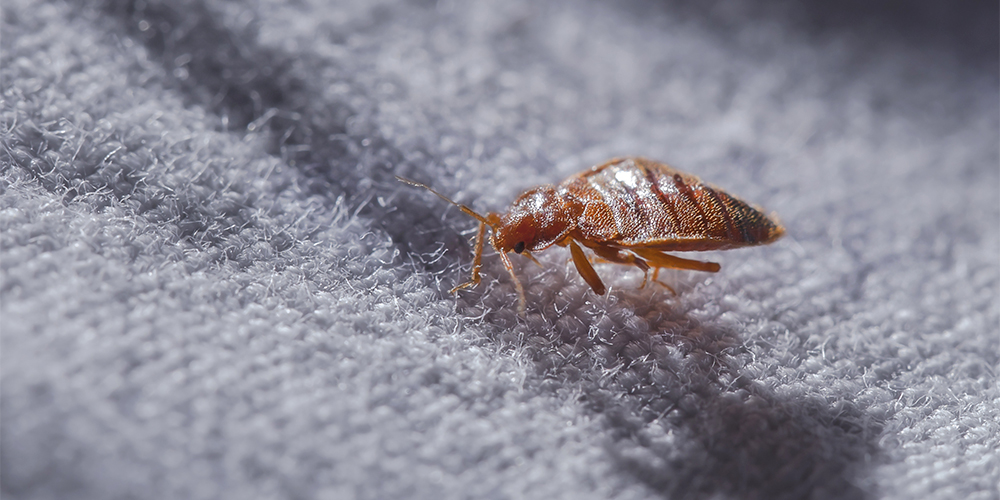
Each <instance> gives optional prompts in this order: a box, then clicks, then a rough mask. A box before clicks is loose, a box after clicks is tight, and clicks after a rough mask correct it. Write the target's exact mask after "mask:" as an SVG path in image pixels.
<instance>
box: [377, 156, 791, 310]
mask: <svg viewBox="0 0 1000 500" xmlns="http://www.w3.org/2000/svg"><path fill="white" fill-rule="evenodd" d="M397 178H398V179H399V180H400V181H403V182H405V183H407V184H410V185H413V186H417V187H422V188H425V189H427V190H428V191H430V192H432V193H434V194H436V195H438V196H440V197H441V198H443V199H444V200H445V201H447V202H449V203H451V204H453V205H456V206H458V207H459V208H460V209H461V210H462V211H463V212H465V213H467V214H469V215H471V216H472V217H475V218H476V219H477V220H478V221H479V231H478V232H477V233H476V256H475V258H474V259H473V264H472V277H471V278H470V279H469V281H466V282H465V283H462V284H461V285H458V286H456V287H455V288H453V289H452V290H451V291H452V293H454V292H457V291H458V290H461V289H463V288H467V287H471V286H475V285H476V284H478V283H479V281H480V278H479V270H480V269H481V268H482V257H483V240H484V236H485V234H486V227H487V226H489V227H490V229H492V230H493V231H492V234H491V235H490V244H491V245H493V248H494V249H495V250H496V251H497V253H499V254H500V259H501V260H502V261H503V265H504V267H505V268H507V272H509V273H510V276H511V278H512V279H513V280H514V286H515V287H517V294H518V312H520V313H524V310H525V299H524V288H523V287H522V286H521V282H520V281H519V280H518V279H517V275H515V274H514V266H512V265H511V263H510V259H509V258H508V257H507V253H508V252H510V251H511V250H513V251H514V253H519V254H522V255H524V256H526V257H528V258H529V259H531V260H532V261H534V262H535V263H537V262H538V261H537V260H535V258H534V257H532V255H531V252H535V251H540V250H544V249H546V248H548V247H550V246H552V245H559V246H569V250H570V254H571V255H572V256H573V263H574V264H575V265H576V270H577V271H579V273H580V275H581V276H583V279H584V280H586V282H587V284H589V285H590V288H591V289H593V290H594V293H596V294H598V295H603V294H604V292H605V287H604V283H603V282H602V281H601V278H600V277H599V276H598V275H597V272H596V271H594V267H593V266H592V265H591V264H590V261H589V260H588V259H587V256H586V255H585V254H584V253H583V249H581V248H580V245H583V246H585V247H588V248H590V249H591V250H593V251H594V253H595V254H597V256H598V257H599V258H601V259H604V260H606V261H609V262H614V263H618V264H631V265H633V266H636V267H638V268H639V269H642V271H643V272H644V273H648V272H649V269H650V268H653V269H654V273H653V279H654V280H655V279H656V276H657V274H658V273H659V270H660V268H671V269H692V270H695V271H707V272H710V273H714V272H718V271H719V267H720V266H719V264H716V263H714V262H701V261H697V260H688V259H682V258H680V257H674V256H673V255H668V254H666V253H664V252H677V251H693V250H725V249H730V248H738V247H745V246H751V245H764V244H767V243H771V242H772V241H774V240H776V239H778V238H780V237H781V235H783V234H785V228H783V227H782V226H781V224H780V223H778V222H777V221H776V220H775V219H772V218H769V217H768V216H766V215H764V214H763V213H762V212H761V210H760V209H759V208H756V207H754V206H752V205H750V204H748V203H746V202H743V201H742V200H739V199H737V198H735V197H732V196H730V195H728V194H726V193H725V192H724V191H722V190H721V189H718V188H715V187H712V186H710V185H708V184H703V183H702V182H701V181H700V180H699V179H698V178H697V177H695V176H693V175H690V174H685V173H683V172H679V171H677V170H674V169H673V168H670V167H669V166H667V165H664V164H662V163H658V162H655V161H652V160H648V159H645V158H615V159H613V160H611V161H608V162H607V163H604V164H603V165H598V166H596V167H593V168H591V169H589V170H587V171H584V172H581V173H579V174H577V175H574V176H572V177H570V178H568V179H566V180H565V181H563V182H562V183H561V184H559V185H558V186H551V185H545V186H539V187H536V188H533V189H529V190H527V191H525V192H524V193H522V194H521V196H519V197H518V198H517V200H515V201H514V203H513V204H512V205H511V207H510V209H509V210H508V211H507V213H505V214H503V215H501V214H498V213H494V212H490V213H488V214H486V215H485V216H483V215H480V214H478V213H476V212H475V211H473V210H472V209H471V208H469V207H467V206H465V205H462V204H459V203H455V202H454V201H452V200H450V199H449V198H448V197H446V196H444V195H442V194H441V193H438V192H437V191H434V190H433V189H431V188H430V187H428V186H427V185H425V184H421V183H419V182H415V181H411V180H407V179H403V178H401V177H397ZM578 243H579V244H578Z"/></svg>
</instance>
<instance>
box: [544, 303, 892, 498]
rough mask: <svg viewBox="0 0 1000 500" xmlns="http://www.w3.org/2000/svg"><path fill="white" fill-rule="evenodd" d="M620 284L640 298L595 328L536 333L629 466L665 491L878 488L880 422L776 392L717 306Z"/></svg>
mask: <svg viewBox="0 0 1000 500" xmlns="http://www.w3.org/2000/svg"><path fill="white" fill-rule="evenodd" d="M624 293H630V294H631V295H632V296H631V297H628V300H629V304H630V305H632V306H633V307H631V308H616V312H614V313H612V314H609V315H606V316H603V317H601V318H599V319H597V320H596V322H594V323H592V324H591V325H589V326H588V325H586V321H587V320H586V319H584V318H576V319H573V320H568V319H566V318H561V319H559V320H557V321H555V322H554V324H555V326H554V328H552V329H551V330H549V331H548V332H547V339H548V342H547V343H542V342H538V341H533V342H529V343H531V344H533V345H535V346H537V347H535V348H534V349H533V350H532V351H531V352H530V355H531V356H532V358H533V359H534V360H535V362H536V363H537V364H538V369H539V371H540V372H541V374H542V376H543V377H544V378H555V379H563V380H566V379H576V382H575V383H576V384H577V385H578V386H579V388H580V389H581V392H582V393H583V395H584V396H583V399H584V400H585V402H586V404H587V406H588V408H589V409H590V410H591V411H593V412H594V414H595V415H597V416H598V418H600V419H602V420H603V423H604V425H605V426H606V429H607V436H608V438H607V439H608V441H607V443H606V446H607V450H608V453H609V455H610V456H611V457H612V459H613V460H614V461H615V462H616V463H617V464H618V465H619V466H620V468H621V470H623V471H625V472H627V473H628V474H632V475H634V476H635V477H636V478H637V479H639V480H641V481H643V482H644V483H646V484H647V485H649V486H650V487H651V488H653V489H655V490H656V491H659V492H661V493H663V494H664V496H666V497H668V498H717V497H719V496H720V495H722V496H727V497H734V498H746V499H783V498H788V499H794V498H852V499H853V498H866V496H867V495H869V494H870V492H871V491H872V488H870V487H868V486H869V485H866V484H865V481H867V479H866V477H865V476H864V468H865V467H866V466H870V465H871V463H872V461H876V460H879V459H880V454H879V450H878V446H877V437H878V436H879V434H880V432H881V424H880V423H878V422H876V421H875V419H873V418H870V417H868V416H867V415H866V414H865V413H864V412H863V411H861V410H860V409H858V408H857V407H856V406H854V405H853V404H851V403H849V402H846V401H841V402H837V403H830V402H827V401H826V400H824V399H822V398H820V397H819V396H810V395H801V396H799V395H794V396H793V395H785V394H782V393H780V392H778V391H775V390H772V389H771V387H774V386H780V384H779V383H778V381H776V380H774V379H771V380H768V378H767V377H768V376H762V375H756V374H755V373H754V372H753V370H752V369H749V368H746V369H745V368H743V367H742V366H743V365H745V364H746V359H748V358H750V357H751V356H752V352H751V351H752V350H754V349H757V348H756V347H754V346H749V345H747V344H746V343H745V342H744V341H743V339H742V335H741V332H740V331H739V328H738V327H726V326H720V323H719V321H718V320H717V319H715V318H717V315H715V314H712V313H709V314H705V312H704V311H703V310H700V309H704V308H711V307H712V306H711V305H710V304H709V305H706V304H688V305H685V304H684V303H683V301H681V300H674V299H671V300H663V299H664V296H668V294H667V293H663V292H656V291H651V290H638V291H635V292H634V293H633V292H624ZM644 298H645V299H647V300H645V301H644V300H643V299H644ZM688 302H693V301H688ZM574 325H577V326H575V327H574ZM542 335H543V336H544V335H546V334H542ZM765 355H766V354H765Z"/></svg>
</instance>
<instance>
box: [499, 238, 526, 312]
mask: <svg viewBox="0 0 1000 500" xmlns="http://www.w3.org/2000/svg"><path fill="white" fill-rule="evenodd" d="M500 260H502V261H503V267H506V268H507V272H508V273H510V278H511V279H512V280H514V288H517V313H518V314H520V315H521V316H524V311H525V309H526V307H525V305H526V303H527V301H526V300H525V299H524V287H523V286H521V280H519V279H517V275H516V274H514V265H513V264H511V263H510V259H509V258H507V254H506V253H505V252H500Z"/></svg>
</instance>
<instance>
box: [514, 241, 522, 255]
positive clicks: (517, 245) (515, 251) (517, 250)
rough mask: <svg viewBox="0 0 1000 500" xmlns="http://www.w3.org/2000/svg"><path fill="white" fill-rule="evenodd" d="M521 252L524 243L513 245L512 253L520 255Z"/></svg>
mask: <svg viewBox="0 0 1000 500" xmlns="http://www.w3.org/2000/svg"><path fill="white" fill-rule="evenodd" d="M523 251H524V242H523V241H519V242H517V244H516V245H514V253H521V252H523Z"/></svg>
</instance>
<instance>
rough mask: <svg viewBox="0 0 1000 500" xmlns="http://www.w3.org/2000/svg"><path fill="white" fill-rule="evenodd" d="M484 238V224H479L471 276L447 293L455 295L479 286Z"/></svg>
mask: <svg viewBox="0 0 1000 500" xmlns="http://www.w3.org/2000/svg"><path fill="white" fill-rule="evenodd" d="M485 237H486V223H485V222H480V223H479V231H477V232H476V256H475V257H474V258H473V259H472V276H471V277H469V281H466V282H465V283H462V284H461V285H458V286H456V287H455V288H452V289H451V291H449V292H448V293H455V292H457V291H459V290H462V289H464V288H469V287H474V286H476V285H478V284H479V279H480V278H479V270H480V269H481V268H482V267H483V241H484V240H485Z"/></svg>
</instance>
